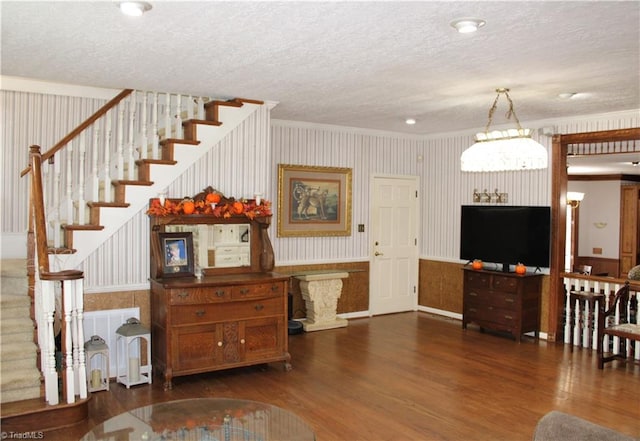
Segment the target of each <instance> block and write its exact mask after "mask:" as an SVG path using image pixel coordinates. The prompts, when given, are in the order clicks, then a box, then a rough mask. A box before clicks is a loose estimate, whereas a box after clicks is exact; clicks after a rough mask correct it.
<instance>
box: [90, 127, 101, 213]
mask: <svg viewBox="0 0 640 441" xmlns="http://www.w3.org/2000/svg"><path fill="white" fill-rule="evenodd" d="M99 149H100V129H98V127H94V130H93V144H92V147H91V152H92V154H91V178H90V179H91V194H90V195H89V198H90V199H89V200H93V201H97V200H99V194H100V178H99V173H98V152H99Z"/></svg>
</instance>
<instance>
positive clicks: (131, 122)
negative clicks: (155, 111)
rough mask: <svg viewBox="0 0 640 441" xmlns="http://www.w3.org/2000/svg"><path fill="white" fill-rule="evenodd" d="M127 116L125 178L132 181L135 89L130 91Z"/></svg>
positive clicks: (134, 159) (133, 169) (133, 167)
mask: <svg viewBox="0 0 640 441" xmlns="http://www.w3.org/2000/svg"><path fill="white" fill-rule="evenodd" d="M128 109H129V118H128V121H129V123H128V125H127V179H129V180H131V181H133V180H135V179H136V177H135V168H136V167H135V161H136V154H135V146H134V144H133V140H134V136H133V135H134V133H135V127H136V91H135V90H134V91H133V92H131V98H130V99H129V107H128Z"/></svg>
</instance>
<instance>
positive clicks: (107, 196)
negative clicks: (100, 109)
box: [102, 115, 111, 202]
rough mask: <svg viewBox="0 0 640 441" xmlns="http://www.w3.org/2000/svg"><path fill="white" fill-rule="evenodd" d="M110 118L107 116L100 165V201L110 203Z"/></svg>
mask: <svg viewBox="0 0 640 441" xmlns="http://www.w3.org/2000/svg"><path fill="white" fill-rule="evenodd" d="M110 150H111V118H110V115H107V119H106V121H105V129H104V164H103V165H102V169H103V173H104V176H103V177H102V186H103V192H104V194H103V195H102V200H103V201H105V202H111V176H110V167H109V163H110V161H111V152H110Z"/></svg>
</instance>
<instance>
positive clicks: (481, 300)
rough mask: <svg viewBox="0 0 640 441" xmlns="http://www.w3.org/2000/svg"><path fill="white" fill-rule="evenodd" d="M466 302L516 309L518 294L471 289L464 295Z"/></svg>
mask: <svg viewBox="0 0 640 441" xmlns="http://www.w3.org/2000/svg"><path fill="white" fill-rule="evenodd" d="M464 302H465V304H473V305H488V306H493V307H495V308H502V309H507V310H510V311H513V310H516V309H517V307H518V296H517V295H515V294H511V293H508V292H501V291H493V290H488V291H475V290H469V291H468V292H467V293H465V296H464Z"/></svg>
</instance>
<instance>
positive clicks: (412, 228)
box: [369, 176, 418, 315]
mask: <svg viewBox="0 0 640 441" xmlns="http://www.w3.org/2000/svg"><path fill="white" fill-rule="evenodd" d="M372 187H373V195H372V196H373V197H372V205H371V248H370V250H371V251H370V252H371V256H370V258H371V277H370V284H369V286H370V295H369V312H370V313H371V315H375V314H388V313H392V312H401V311H410V310H416V309H417V307H418V178H417V177H414V176H399V177H374V178H373V185H372Z"/></svg>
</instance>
